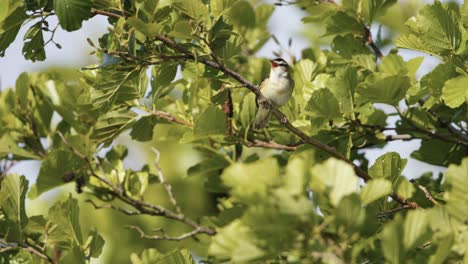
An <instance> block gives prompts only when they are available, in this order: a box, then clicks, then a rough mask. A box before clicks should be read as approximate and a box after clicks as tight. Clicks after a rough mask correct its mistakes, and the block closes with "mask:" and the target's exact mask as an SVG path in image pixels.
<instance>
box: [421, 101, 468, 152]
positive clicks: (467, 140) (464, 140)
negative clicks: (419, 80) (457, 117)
mask: <svg viewBox="0 0 468 264" xmlns="http://www.w3.org/2000/svg"><path fill="white" fill-rule="evenodd" d="M424 103H425V101H424V100H423V99H420V100H418V104H419V105H420V106H421V107H424ZM427 111H428V112H429V114H431V115H432V116H433V117H435V118H436V119H437V121H438V122H439V123H440V125H441V126H442V127H446V128H447V129H448V131H449V132H450V133H451V134H452V135H454V136H456V137H457V138H458V140H459V141H460V143H461V144H463V145H465V146H468V135H466V134H465V133H463V132H462V131H460V130H458V129H456V128H455V127H454V126H453V124H452V123H451V122H449V121H447V120H445V119H444V118H442V117H440V116H439V115H438V114H437V113H436V112H435V111H434V110H432V109H430V108H428V109H427Z"/></svg>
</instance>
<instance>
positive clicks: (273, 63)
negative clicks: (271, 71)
mask: <svg viewBox="0 0 468 264" xmlns="http://www.w3.org/2000/svg"><path fill="white" fill-rule="evenodd" d="M270 63H271V67H273V68H275V67H278V63H276V62H275V61H274V60H270Z"/></svg>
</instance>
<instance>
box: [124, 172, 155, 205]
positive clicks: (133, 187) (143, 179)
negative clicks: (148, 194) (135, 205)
mask: <svg viewBox="0 0 468 264" xmlns="http://www.w3.org/2000/svg"><path fill="white" fill-rule="evenodd" d="M149 177H150V176H149V174H148V172H144V171H139V172H134V173H127V174H126V175H125V190H126V191H127V192H128V195H129V196H131V197H135V198H137V199H142V197H143V195H144V194H145V191H146V189H147V188H148V184H149Z"/></svg>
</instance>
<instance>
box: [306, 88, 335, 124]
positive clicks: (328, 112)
mask: <svg viewBox="0 0 468 264" xmlns="http://www.w3.org/2000/svg"><path fill="white" fill-rule="evenodd" d="M306 111H309V112H310V113H311V114H312V116H314V117H324V118H327V119H333V118H337V117H340V116H341V113H340V106H339V104H338V100H336V98H335V96H334V95H333V94H332V93H331V92H330V90H328V89H327V88H323V89H318V90H316V91H314V92H313V93H312V97H311V98H310V100H309V102H308V104H307V106H306Z"/></svg>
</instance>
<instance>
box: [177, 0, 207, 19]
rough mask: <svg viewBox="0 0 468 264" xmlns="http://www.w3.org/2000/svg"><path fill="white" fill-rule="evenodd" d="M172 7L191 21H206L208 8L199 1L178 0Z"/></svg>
mask: <svg viewBox="0 0 468 264" xmlns="http://www.w3.org/2000/svg"><path fill="white" fill-rule="evenodd" d="M173 5H174V7H175V8H176V9H178V10H179V11H180V12H182V13H184V14H185V15H186V16H188V17H190V18H191V19H193V20H200V19H206V18H207V16H208V14H209V12H208V7H207V6H206V5H204V4H203V3H202V1H200V0H178V1H176V2H175V3H174V4H173Z"/></svg>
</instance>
